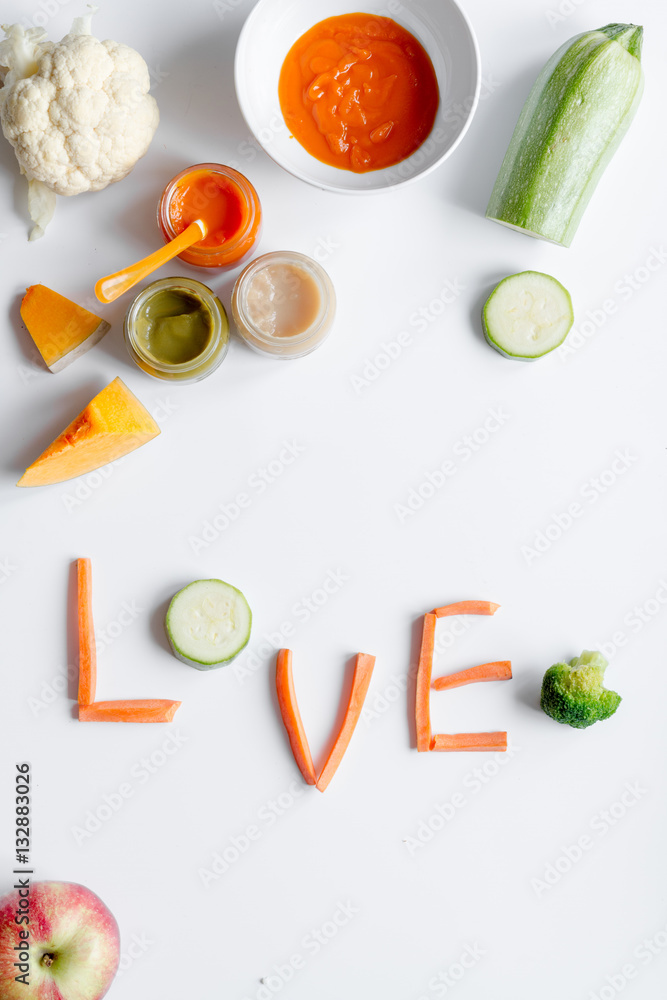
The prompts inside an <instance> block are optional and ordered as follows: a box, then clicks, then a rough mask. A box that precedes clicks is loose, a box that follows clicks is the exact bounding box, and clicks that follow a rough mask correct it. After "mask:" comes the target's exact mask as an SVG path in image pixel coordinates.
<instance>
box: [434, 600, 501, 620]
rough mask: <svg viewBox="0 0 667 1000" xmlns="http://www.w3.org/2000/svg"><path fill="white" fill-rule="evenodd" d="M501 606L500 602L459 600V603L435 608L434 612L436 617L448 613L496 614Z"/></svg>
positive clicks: (441, 616)
mask: <svg viewBox="0 0 667 1000" xmlns="http://www.w3.org/2000/svg"><path fill="white" fill-rule="evenodd" d="M499 607H500V605H499V604H493V603H492V602H491V601H459V602H458V604H445V605H444V606H443V607H442V608H435V610H434V611H433V614H434V615H435V617H436V618H444V617H446V616H448V615H495V613H496V611H497V610H498V608H499Z"/></svg>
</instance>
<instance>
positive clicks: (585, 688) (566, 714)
mask: <svg viewBox="0 0 667 1000" xmlns="http://www.w3.org/2000/svg"><path fill="white" fill-rule="evenodd" d="M607 665H608V664H607V661H606V660H605V658H604V656H603V655H602V653H592V652H590V651H589V650H587V649H585V650H584V652H583V653H582V654H581V656H577V657H575V659H574V660H570V662H569V664H567V663H555V664H554V665H553V667H549V669H548V670H547V672H546V674H545V675H544V680H543V681H542V695H541V697H540V706H541V707H542V709H543V710H544V711H545V712H546V713H547V715H549V716H551V718H552V719H555V720H556V722H562V723H564V724H565V725H568V726H574V727H575V728H576V729H586V727H587V726H592V725H593V723H594V722H600V720H601V719H608V718H609V716H610V715H613V714H614V712H615V711H616V709H617V708H618V706H619V705H620V703H621V696H620V695H619V694H616V692H615V691H608V690H607V688H606V687H604V685H603V683H602V682H603V680H604V672H605V670H606V668H607Z"/></svg>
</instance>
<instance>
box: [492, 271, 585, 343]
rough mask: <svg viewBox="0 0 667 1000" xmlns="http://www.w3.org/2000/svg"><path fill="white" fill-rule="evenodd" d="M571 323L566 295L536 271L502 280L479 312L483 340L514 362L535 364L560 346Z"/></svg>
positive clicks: (549, 278)
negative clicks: (531, 362)
mask: <svg viewBox="0 0 667 1000" xmlns="http://www.w3.org/2000/svg"><path fill="white" fill-rule="evenodd" d="M573 322H574V313H573V311H572V299H571V298H570V293H569V292H568V291H567V289H566V288H563V286H562V285H561V283H560V281H556V279H555V278H552V277H551V275H549V274H542V273H541V272H540V271H521V272H520V274H512V275H510V276H509V277H508V278H504V279H503V280H502V281H501V282H500V284H498V285H496V287H495V288H494V290H493V291H492V292H491V294H490V295H489V297H488V299H487V300H486V303H485V305H484V309H483V310H482V323H483V326H484V335H485V337H486V339H487V340H488V342H489V343H490V344H491V346H492V347H495V349H496V350H497V351H500V353H501V354H504V356H505V357H506V358H514V359H515V360H516V361H536V360H537V358H541V357H543V356H544V355H545V354H549V352H550V351H553V350H554V349H555V348H556V347H559V346H560V345H561V344H562V343H563V341H564V340H565V338H566V337H567V335H568V333H569V331H570V329H571V327H572V324H573Z"/></svg>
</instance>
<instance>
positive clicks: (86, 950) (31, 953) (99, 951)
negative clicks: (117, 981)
mask: <svg viewBox="0 0 667 1000" xmlns="http://www.w3.org/2000/svg"><path fill="white" fill-rule="evenodd" d="M25 882H28V880H27V879H26V880H25ZM26 935H27V936H26ZM119 952H120V937H119V934H118V924H117V923H116V921H115V920H114V918H113V916H112V915H111V913H110V912H109V910H108V909H107V908H106V906H105V905H104V903H103V902H102V900H101V899H100V898H99V897H98V896H96V895H95V893H94V892H91V891H90V889H86V888H85V886H83V885H76V884H75V883H73V882H33V883H31V884H30V883H28V885H27V886H25V885H24V884H23V880H22V879H21V878H20V877H19V878H18V879H17V882H16V885H15V887H14V890H13V891H12V892H10V893H9V895H7V896H5V897H4V898H3V899H0V997H1V998H2V1000H100V997H103V996H104V995H105V993H106V992H107V990H108V989H109V986H110V985H111V981H112V979H113V977H114V976H115V975H116V970H117V968H118V961H119Z"/></svg>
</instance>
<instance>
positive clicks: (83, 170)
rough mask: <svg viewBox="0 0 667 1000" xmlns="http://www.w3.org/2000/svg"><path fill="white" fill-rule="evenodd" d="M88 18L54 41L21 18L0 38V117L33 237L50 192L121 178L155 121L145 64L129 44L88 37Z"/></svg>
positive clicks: (93, 187)
mask: <svg viewBox="0 0 667 1000" xmlns="http://www.w3.org/2000/svg"><path fill="white" fill-rule="evenodd" d="M91 19H92V14H88V15H86V16H84V17H79V18H76V19H75V21H74V24H73V25H72V30H71V31H70V32H69V34H67V35H65V37H64V38H63V39H62V40H61V41H60V42H55V43H54V42H49V41H47V39H46V32H45V31H44V30H43V29H42V28H29V29H28V30H27V31H26V30H25V29H24V28H23V26H22V25H19V24H15V25H12V26H11V27H5V28H4V30H5V35H6V38H5V39H4V41H2V42H0V78H1V79H2V81H3V87H2V89H0V124H1V125H2V131H3V132H4V134H5V136H6V138H7V139H8V140H9V142H10V143H11V144H12V146H13V147H14V151H15V153H16V158H17V160H18V162H19V165H20V167H21V172H22V173H24V174H25V175H26V176H27V178H28V181H29V185H30V189H29V207H30V214H31V217H32V219H33V221H34V222H35V223H36V226H35V229H34V230H33V232H32V233H31V237H30V238H31V239H35V238H36V237H38V236H41V235H42V234H43V231H44V227H45V225H46V223H47V222H48V221H49V220H50V217H51V215H52V214H53V209H54V208H55V195H56V194H60V195H75V194H81V193H82V192H84V191H100V190H101V189H102V188H105V187H106V186H107V185H108V184H112V183H113V182H114V181H119V180H121V179H122V178H123V177H125V176H126V175H127V174H128V173H129V172H130V170H131V169H132V167H133V166H134V165H135V163H136V162H137V160H139V159H140V158H141V157H142V156H143V155H144V153H145V152H146V151H147V149H148V147H149V145H150V143H151V140H152V138H153V135H154V134H155V130H156V128H157V125H158V121H159V113H158V107H157V103H156V101H155V98H153V97H151V95H150V94H149V93H148V91H149V88H150V76H149V72H148V67H147V66H146V63H145V62H144V60H143V59H142V57H141V56H140V55H139V53H138V52H136V51H135V50H134V49H132V48H130V47H129V46H127V45H122V44H120V43H118V42H112V41H104V42H102V41H99V39H97V38H95V37H93V35H92V33H91ZM47 216H48V217H47Z"/></svg>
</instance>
